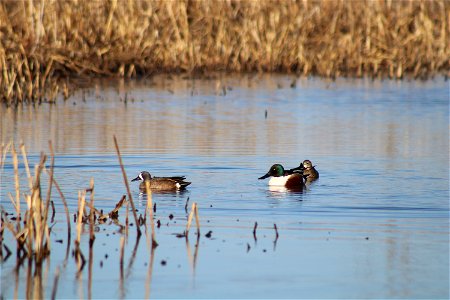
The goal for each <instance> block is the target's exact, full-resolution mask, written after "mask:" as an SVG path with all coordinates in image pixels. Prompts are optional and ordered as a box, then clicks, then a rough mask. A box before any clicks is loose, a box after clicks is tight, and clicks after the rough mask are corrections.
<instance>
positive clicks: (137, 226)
mask: <svg viewBox="0 0 450 300" xmlns="http://www.w3.org/2000/svg"><path fill="white" fill-rule="evenodd" d="M114 145H115V146H116V151H117V156H118V157H119V164H120V168H121V169H122V175H123V181H124V182H125V186H126V188H127V193H128V201H130V204H131V208H132V209H133V216H134V221H135V223H136V230H137V234H138V235H141V228H140V227H139V221H138V217H137V214H136V208H135V207H134V203H133V198H132V197H131V191H130V185H129V184H128V179H127V174H126V173H125V168H124V167H123V163H122V156H121V155H120V150H119V145H118V143H117V139H116V136H115V135H114Z"/></svg>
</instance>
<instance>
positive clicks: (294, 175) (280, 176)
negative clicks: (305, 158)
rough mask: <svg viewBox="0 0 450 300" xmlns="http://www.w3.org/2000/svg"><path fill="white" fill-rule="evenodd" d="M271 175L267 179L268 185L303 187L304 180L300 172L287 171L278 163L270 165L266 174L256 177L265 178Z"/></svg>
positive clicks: (291, 187) (290, 187)
mask: <svg viewBox="0 0 450 300" xmlns="http://www.w3.org/2000/svg"><path fill="white" fill-rule="evenodd" d="M270 176H272V178H270V180H269V185H270V186H284V187H286V188H288V189H303V186H304V182H303V177H302V174H301V173H298V172H287V171H285V170H284V168H283V166H282V165H280V164H275V165H273V166H272V167H270V170H269V171H268V172H267V173H266V175H264V176H261V177H259V178H258V179H265V178H267V177H270Z"/></svg>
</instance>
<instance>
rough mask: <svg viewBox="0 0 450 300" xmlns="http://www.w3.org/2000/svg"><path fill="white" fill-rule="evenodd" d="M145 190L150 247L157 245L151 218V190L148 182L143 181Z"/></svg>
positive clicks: (153, 221)
mask: <svg viewBox="0 0 450 300" xmlns="http://www.w3.org/2000/svg"><path fill="white" fill-rule="evenodd" d="M145 190H146V192H147V209H146V211H148V214H149V217H150V228H151V230H152V247H156V246H158V243H157V242H156V238H155V220H154V219H153V207H152V206H153V205H152V203H153V202H152V191H151V189H150V182H148V181H146V182H145Z"/></svg>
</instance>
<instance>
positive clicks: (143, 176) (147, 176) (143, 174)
mask: <svg viewBox="0 0 450 300" xmlns="http://www.w3.org/2000/svg"><path fill="white" fill-rule="evenodd" d="M150 179H152V175H150V173H149V172H147V171H142V172H141V173H139V175H138V176H137V177H136V178H134V179H132V180H131V181H136V180H140V181H145V180H150Z"/></svg>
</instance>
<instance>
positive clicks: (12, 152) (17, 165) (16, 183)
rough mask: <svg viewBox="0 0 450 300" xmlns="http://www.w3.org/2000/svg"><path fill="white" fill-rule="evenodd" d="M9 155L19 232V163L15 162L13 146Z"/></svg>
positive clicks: (15, 156) (15, 153) (15, 154)
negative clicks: (11, 161) (12, 172)
mask: <svg viewBox="0 0 450 300" xmlns="http://www.w3.org/2000/svg"><path fill="white" fill-rule="evenodd" d="M11 154H12V159H13V167H14V182H15V187H16V198H15V202H13V204H14V206H15V208H16V214H17V230H20V218H19V216H20V183H19V182H20V180H19V162H18V160H17V152H16V149H15V147H14V145H13V146H12V147H11Z"/></svg>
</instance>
